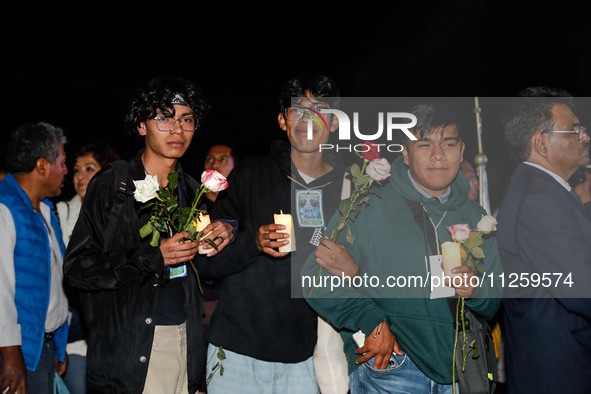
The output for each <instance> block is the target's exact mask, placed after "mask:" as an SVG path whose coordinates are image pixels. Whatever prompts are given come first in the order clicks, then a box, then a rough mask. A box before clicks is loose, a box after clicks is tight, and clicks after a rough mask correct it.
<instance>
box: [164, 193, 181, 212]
mask: <svg viewBox="0 0 591 394" xmlns="http://www.w3.org/2000/svg"><path fill="white" fill-rule="evenodd" d="M178 206H179V201H178V200H177V199H176V198H175V197H174V196H171V197H170V199H169V200H168V202H167V203H166V205H165V206H164V209H165V210H166V212H168V213H172V212H174V211H175V210H176V209H177V208H178Z"/></svg>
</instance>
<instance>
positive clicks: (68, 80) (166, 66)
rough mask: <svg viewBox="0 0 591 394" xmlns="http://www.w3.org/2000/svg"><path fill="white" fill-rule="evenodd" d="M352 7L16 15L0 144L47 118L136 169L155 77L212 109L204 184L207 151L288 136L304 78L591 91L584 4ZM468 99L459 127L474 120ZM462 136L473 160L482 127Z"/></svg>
mask: <svg viewBox="0 0 591 394" xmlns="http://www.w3.org/2000/svg"><path fill="white" fill-rule="evenodd" d="M351 4H352V5H349V6H348V5H345V3H333V4H331V3H329V2H322V3H311V2H296V3H285V2H283V3H266V5H263V4H243V3H241V5H239V6H236V5H231V4H229V3H220V4H214V5H212V4H207V3H188V2H187V3H180V2H168V3H156V4H152V5H148V4H147V3H140V4H133V3H123V2H121V3H120V4H108V3H84V5H83V8H82V3H80V4H77V6H76V7H73V6H68V7H65V6H62V7H63V9H60V8H59V6H56V5H55V4H50V5H43V6H32V5H31V4H28V3H27V4H15V5H14V7H13V9H11V10H6V12H5V13H4V23H3V25H2V27H1V33H2V52H1V53H2V57H1V64H2V68H1V69H2V77H3V78H2V80H3V82H2V89H1V91H0V97H1V99H2V112H1V119H2V123H1V124H2V128H1V129H0V130H1V133H2V135H3V137H2V140H5V139H6V137H7V136H8V133H9V132H10V130H12V129H13V128H14V127H16V126H17V125H19V124H21V123H25V122H29V121H47V122H50V123H52V124H54V125H57V126H60V127H62V128H63V129H64V131H65V133H66V134H67V137H68V140H69V142H68V144H67V146H66V148H67V149H66V151H67V154H68V155H70V156H71V155H72V154H73V153H74V151H75V150H76V149H77V148H78V147H80V146H81V145H84V144H86V143H88V142H94V141H97V140H105V141H107V142H109V143H110V144H111V145H113V146H114V147H115V148H116V149H117V150H118V151H119V152H120V153H121V154H122V156H124V157H126V158H127V157H129V156H130V155H132V154H134V153H135V152H136V150H137V149H138V148H139V147H140V146H141V145H142V143H141V141H139V140H137V139H135V138H132V137H130V136H129V135H128V134H127V131H126V130H124V128H123V116H124V113H125V109H126V105H127V102H128V98H129V96H130V94H131V93H132V92H133V90H134V89H136V88H137V87H138V86H139V85H140V84H142V83H143V82H145V81H146V80H148V79H150V78H152V77H154V76H159V75H172V74H176V75H181V76H184V77H187V78H189V79H192V80H194V81H195V82H196V83H197V84H198V85H199V86H200V87H201V88H202V90H203V91H204V92H205V95H206V96H207V98H208V100H209V101H210V103H211V105H212V111H211V113H210V115H209V116H208V117H207V119H206V120H205V122H204V124H203V127H202V128H201V129H200V130H199V131H198V133H197V135H196V136H195V137H196V138H195V139H194V140H193V145H192V146H191V148H190V150H189V152H188V154H187V155H186V156H185V158H184V159H183V161H182V163H183V166H184V167H185V168H186V169H187V170H188V171H189V172H190V173H192V174H193V175H198V174H199V173H200V171H201V170H202V162H203V155H204V150H205V147H206V146H207V145H209V144H210V143H211V142H216V141H220V142H227V143H229V144H231V145H232V146H234V147H235V148H236V149H237V150H238V153H239V155H240V156H241V157H244V156H246V155H251V154H259V153H266V152H267V151H268V147H269V143H270V142H271V140H272V139H274V138H284V133H283V132H282V131H281V130H280V129H279V128H278V126H277V114H278V104H277V93H278V88H279V86H280V84H281V83H282V82H283V81H285V80H286V79H288V78H289V77H291V76H293V75H295V74H297V73H299V72H301V71H307V72H318V73H322V74H325V75H328V76H330V77H331V78H333V79H334V80H335V81H336V82H337V84H338V85H339V87H340V89H341V93H342V95H343V96H346V97H382V96H383V97H407V96H409V97H418V96H426V97H430V96H433V97H467V98H470V97H474V96H479V97H483V98H485V97H505V96H514V95H515V94H516V93H517V92H518V91H519V90H521V89H523V88H525V87H527V86H532V85H552V86H557V87H561V88H563V89H566V90H568V91H569V92H570V93H571V94H573V95H575V96H589V91H591V81H590V79H589V78H588V74H589V70H590V67H589V66H590V59H589V56H588V54H589V44H590V41H591V40H590V39H591V37H590V33H589V27H588V11H586V9H587V8H588V7H585V6H584V3H582V2H581V3H577V2H565V1H563V2H555V3H541V2H536V3H533V2H532V3H524V2H519V3H517V2H508V1H482V0H471V1H466V0H461V1H437V2H425V1H417V2H413V3H412V4H407V3H400V4H398V3H396V2H389V3H388V4H389V5H388V6H385V5H383V4H379V3H374V2H355V3H351ZM467 103H468V104H467V107H466V109H465V110H466V113H465V114H463V115H464V116H466V118H467V119H474V113H473V106H472V101H471V100H470V99H469V100H467ZM481 107H482V117H483V121H484V125H483V126H484V129H483V132H484V135H483V137H484V152H485V154H486V155H487V157H488V166H487V168H488V172H489V184H490V188H491V201H492V204H493V208H494V207H496V206H497V205H498V204H499V203H500V198H501V196H502V191H503V188H504V184H505V183H506V181H507V179H508V176H509V175H510V173H511V170H512V167H513V166H514V163H513V162H512V161H511V160H510V158H509V156H508V153H507V150H506V149H505V147H504V141H503V136H502V132H501V130H500V129H499V127H498V125H497V121H498V119H497V115H496V114H493V113H491V112H489V113H487V108H486V106H485V99H482V102H481ZM586 112H587V111H585V110H584V109H580V110H579V114H578V115H579V116H580V117H581V118H582V119H583V121H584V119H585V117H586ZM463 131H464V134H465V136H466V138H465V139H466V143H467V151H466V156H465V157H466V158H467V159H469V160H471V161H472V160H473V158H474V155H475V153H476V123H475V121H473V122H472V123H470V121H469V122H467V123H466V125H465V126H464V128H463ZM69 164H71V163H69ZM66 184H67V185H69V184H71V178H69V177H68V179H67V180H66ZM72 193H73V191H72V189H71V187H67V188H65V189H64V193H63V196H64V198H66V197H68V198H69V197H70V196H71V194H72Z"/></svg>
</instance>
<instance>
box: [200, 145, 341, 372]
mask: <svg viewBox="0 0 591 394" xmlns="http://www.w3.org/2000/svg"><path fill="white" fill-rule="evenodd" d="M289 154H290V145H289V144H288V143H286V142H283V141H274V142H273V143H272V145H271V152H270V155H266V156H256V157H249V158H246V159H244V160H242V161H241V162H240V163H238V165H237V166H236V167H235V168H234V169H233V170H232V172H231V173H230V175H229V177H228V183H229V187H228V189H226V190H225V191H223V192H222V193H223V195H222V194H220V196H219V197H218V200H216V204H215V206H214V208H213V212H212V216H213V217H214V218H215V219H237V220H238V228H239V231H238V235H237V236H236V238H235V239H234V241H233V243H232V244H231V245H229V246H228V247H226V248H225V249H224V250H223V251H222V253H220V254H218V255H217V256H214V257H213V258H209V259H207V260H200V264H201V265H200V268H199V270H200V274H201V275H202V276H210V277H223V281H222V287H221V289H220V299H219V304H218V306H217V308H216V310H215V312H214V314H213V317H212V320H211V331H210V333H211V334H210V335H211V336H210V338H209V340H210V343H212V344H213V345H215V346H222V347H223V348H225V349H228V350H230V351H233V352H236V353H239V354H242V355H246V356H249V357H253V358H255V359H258V360H263V361H269V362H283V363H295V362H301V361H304V360H306V359H308V358H309V357H311V356H312V354H313V351H314V346H315V344H316V330H317V315H316V314H315V312H314V311H313V310H312V309H311V308H310V306H309V305H308V304H307V303H306V301H305V299H304V298H303V297H302V295H301V286H300V284H299V275H300V270H301V267H302V265H303V263H304V262H305V260H306V258H307V257H308V256H309V255H310V254H311V253H313V252H314V250H315V249H316V245H315V244H313V243H311V242H310V241H312V242H313V240H314V239H315V238H316V239H317V238H318V237H319V236H320V235H321V234H323V233H322V231H323V230H324V226H321V227H318V228H313V227H299V226H298V220H297V212H296V205H295V204H296V201H295V193H296V190H306V189H311V190H322V200H323V204H322V207H323V214H324V218H325V221H328V220H329V219H330V217H331V216H332V214H333V213H334V212H335V211H336V210H337V208H338V204H339V201H340V196H341V189H342V184H343V175H344V166H343V163H342V162H341V160H340V157H338V156H337V155H332V156H331V155H325V156H324V160H325V161H326V162H328V163H329V164H330V165H331V166H332V167H333V170H332V171H330V172H329V173H327V174H326V175H324V176H322V177H321V178H318V179H316V180H314V181H313V182H311V183H310V184H306V182H305V181H304V180H303V179H302V177H301V176H300V175H299V173H298V171H297V169H296V168H295V166H294V164H293V162H292V161H291V158H290V155H289ZM280 211H283V213H291V214H292V217H293V220H294V227H295V233H296V234H295V236H296V247H297V250H296V251H295V252H292V253H290V254H289V255H287V256H285V257H280V258H274V257H271V256H270V255H268V254H266V253H263V252H262V251H260V250H258V249H257V246H256V234H257V231H258V229H259V227H260V226H262V225H265V224H270V223H273V221H274V217H273V214H278V213H280ZM292 274H293V275H292ZM292 276H293V284H292Z"/></svg>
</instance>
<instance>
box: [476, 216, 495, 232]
mask: <svg viewBox="0 0 591 394" xmlns="http://www.w3.org/2000/svg"><path fill="white" fill-rule="evenodd" d="M476 229H477V230H478V231H482V232H483V233H484V234H488V233H490V232H491V231H496V230H497V219H495V218H494V217H493V216H490V215H482V219H480V221H479V222H478V224H477V225H476Z"/></svg>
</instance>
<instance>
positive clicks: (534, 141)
mask: <svg viewBox="0 0 591 394" xmlns="http://www.w3.org/2000/svg"><path fill="white" fill-rule="evenodd" d="M549 137H550V135H548V134H546V133H540V132H538V133H535V134H534V135H532V137H531V139H530V143H531V148H532V150H533V151H535V152H536V153H537V154H538V155H540V156H542V157H546V156H548V143H549V141H548V138H549Z"/></svg>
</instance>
